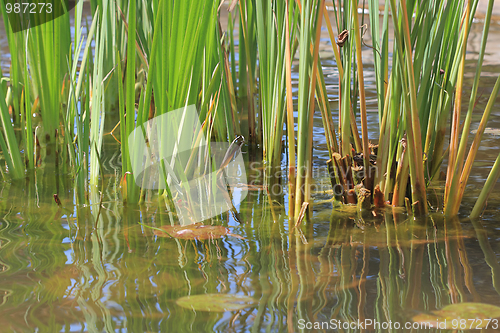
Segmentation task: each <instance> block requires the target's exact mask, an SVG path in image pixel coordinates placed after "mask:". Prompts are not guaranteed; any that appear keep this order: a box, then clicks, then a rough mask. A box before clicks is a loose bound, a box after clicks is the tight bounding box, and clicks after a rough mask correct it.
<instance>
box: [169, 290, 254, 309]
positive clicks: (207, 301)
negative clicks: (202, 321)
mask: <svg viewBox="0 0 500 333" xmlns="http://www.w3.org/2000/svg"><path fill="white" fill-rule="evenodd" d="M176 303H177V304H178V305H179V306H182V307H183V308H186V309H192V310H196V311H209V312H226V311H237V310H241V309H244V308H247V307H250V306H253V305H254V304H255V303H257V301H256V300H255V299H253V298H252V297H250V296H241V295H231V294H203V295H194V296H184V297H181V298H179V299H178V300H177V301H176Z"/></svg>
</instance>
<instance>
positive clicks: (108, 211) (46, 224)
mask: <svg viewBox="0 0 500 333" xmlns="http://www.w3.org/2000/svg"><path fill="white" fill-rule="evenodd" d="M480 33H481V28H480V27H479V26H477V27H476V26H475V27H474V29H473V34H479V35H480ZM492 35H493V36H492V37H491V38H492V40H493V41H495V40H498V39H499V38H500V31H499V28H498V26H496V25H495V26H493V27H492ZM474 36H475V35H473V37H472V38H471V40H472V41H473V43H474V41H475V43H477V44H474V45H475V46H476V48H474V45H473V46H472V47H471V48H470V50H471V51H470V54H469V56H470V57H469V58H470V59H471V60H470V61H469V62H468V65H467V69H468V74H467V78H468V81H467V82H466V83H467V84H468V85H467V87H468V89H470V85H471V83H472V77H473V73H474V66H475V63H474V62H473V61H472V59H474V55H475V53H474V52H475V51H474V50H477V45H478V43H479V39H478V38H474ZM323 41H324V45H323V46H322V49H321V56H322V61H323V66H324V73H325V78H326V80H327V87H328V89H329V96H330V98H331V100H332V101H335V98H336V94H337V90H336V84H337V81H338V77H337V70H336V67H335V63H334V60H333V55H332V54H331V45H329V43H328V42H327V37H326V35H325V38H324V39H323ZM2 44H3V39H2ZM498 45H499V44H498V43H496V44H495V43H494V42H493V46H492V47H491V48H488V50H492V51H491V52H489V53H488V57H487V60H486V63H485V68H484V70H483V77H482V78H481V88H480V90H479V94H478V95H479V100H478V104H477V106H476V110H478V111H477V112H476V114H475V118H474V123H475V124H476V126H477V121H478V119H479V118H480V116H481V114H480V110H483V109H484V106H485V105H486V102H487V99H488V97H489V92H490V91H491V88H492V86H493V84H494V81H495V80H496V75H498V73H499V72H500V57H499V55H500V52H498V50H496V49H495V47H498ZM364 52H365V59H369V57H371V50H369V49H367V50H365V51H364ZM366 67H367V68H366V70H367V72H366V89H367V93H368V94H369V96H368V101H371V104H369V105H368V106H369V108H370V109H371V111H373V112H370V124H371V126H372V127H370V133H371V135H372V136H373V137H371V139H373V140H375V139H376V137H375V135H374V134H375V133H376V130H377V127H376V126H377V114H376V112H375V109H376V105H375V103H374V96H375V85H374V82H373V74H371V75H370V71H371V70H373V68H372V67H370V61H369V60H367V61H366ZM295 75H298V74H297V72H295ZM466 89H467V88H466ZM499 106H500V104H499V103H498V102H497V104H496V106H495V110H494V111H493V113H492V116H491V121H490V123H489V124H488V127H490V128H491V131H489V132H488V133H486V134H485V136H484V140H483V142H482V148H481V150H480V153H479V156H478V160H477V162H476V163H475V165H474V170H473V172H472V177H471V179H470V181H469V185H468V189H467V191H466V198H465V200H464V204H463V205H462V209H461V215H460V216H459V217H457V218H455V219H447V220H445V219H444V217H443V216H442V214H440V213H439V212H436V213H432V214H431V215H430V216H428V217H427V218H425V219H420V220H417V221H414V220H413V219H412V218H409V217H408V216H406V215H405V214H404V213H403V212H400V211H392V210H391V211H386V212H380V214H379V215H378V216H376V217H370V218H364V219H362V218H358V217H357V216H356V214H355V213H353V210H352V209H350V208H349V207H346V208H343V209H332V204H331V203H329V202H323V203H319V204H316V205H314V211H313V214H312V216H311V217H310V219H309V220H307V221H304V225H303V227H302V228H301V229H300V232H295V230H296V229H295V228H294V227H293V226H292V227H290V226H289V223H288V220H287V218H286V210H285V209H284V207H286V202H287V197H286V188H283V192H284V195H282V196H279V195H278V196H273V198H272V200H271V198H270V197H269V196H268V194H267V193H266V192H265V191H263V190H262V189H260V188H259V187H258V186H254V187H253V188H252V190H251V191H249V194H248V196H247V198H246V199H245V200H244V201H243V202H242V203H241V204H240V205H238V206H237V207H236V210H237V211H238V220H237V219H235V217H234V216H233V215H232V214H227V215H224V216H222V218H219V219H218V220H213V221H212V224H214V225H221V226H225V227H227V228H228V230H229V234H228V235H225V236H223V237H222V238H217V239H215V238H214V239H208V240H203V241H202V240H184V239H174V238H168V237H161V236H162V235H159V234H158V232H155V230H153V229H151V228H148V227H145V226H144V225H148V226H155V227H160V226H163V225H169V224H170V215H169V214H168V213H167V212H165V210H164V209H162V208H159V207H161V205H159V204H158V202H156V201H155V200H154V199H153V200H152V201H151V202H148V203H147V204H145V205H143V206H141V207H139V206H123V204H122V203H121V201H120V199H119V195H118V193H119V186H120V181H121V177H120V170H121V168H120V155H119V145H118V143H117V142H116V141H115V140H114V139H113V138H112V137H111V136H106V137H105V144H104V153H103V165H104V169H105V172H104V173H105V174H106V176H105V177H104V179H103V184H104V190H103V192H102V198H101V197H100V194H99V193H98V192H96V191H93V192H91V193H90V194H89V195H90V199H91V202H93V203H94V204H92V205H91V206H89V207H82V206H75V205H74V193H73V190H72V188H73V180H72V179H71V177H69V176H68V175H67V173H65V172H64V170H60V171H59V174H55V170H54V169H51V167H50V166H47V167H46V168H45V169H40V170H38V171H37V172H36V174H31V175H30V177H29V179H28V180H27V181H19V182H12V183H5V182H4V183H1V184H0V197H1V200H0V214H1V216H2V219H1V220H0V295H2V297H1V299H0V323H1V325H0V332H58V331H59V332H298V331H306V332H309V331H319V332H335V331H342V332H361V331H363V330H362V328H363V327H362V326H361V327H360V326H356V325H352V323H355V322H356V323H357V322H358V321H359V322H361V323H366V324H369V321H367V322H365V320H372V321H376V322H378V323H379V324H378V325H379V326H377V325H375V324H373V325H367V326H365V327H364V328H365V329H366V331H377V332H389V331H408V332H410V331H411V329H409V328H404V327H405V326H404V325H406V323H407V322H410V321H411V318H412V317H413V316H414V315H415V314H418V313H421V312H428V311H432V310H436V309H440V308H443V307H444V306H446V305H448V304H452V303H458V302H481V303H487V304H493V305H497V306H500V264H499V262H500V224H499V221H500V214H499V210H500V196H499V193H500V184H497V185H496V188H495V191H494V195H493V196H492V197H491V198H490V200H489V201H488V205H487V208H486V210H485V211H484V214H483V216H482V218H481V219H479V220H477V221H471V220H469V219H467V218H466V216H467V215H468V213H469V212H470V210H471V208H472V206H473V203H474V198H476V197H477V195H478V194H479V191H480V189H481V186H482V184H483V182H484V180H485V178H486V176H487V174H488V172H489V169H490V167H491V165H492V162H493V161H494V159H495V158H496V156H497V154H498V150H499V147H500V135H499V133H498V131H497V130H495V129H498V128H500V111H499V110H500V108H499ZM110 118H112V116H110V117H108V118H107V119H110ZM115 120H116V121H115V122H114V123H112V122H113V121H110V123H109V124H108V125H107V126H109V127H110V129H111V128H112V127H114V124H116V122H117V121H118V120H117V119H115ZM314 147H315V151H314V156H315V157H316V159H315V162H314V163H315V180H316V182H317V184H318V187H317V188H318V189H319V190H318V192H317V193H316V194H315V197H314V198H315V200H316V201H317V202H319V201H324V200H327V199H329V198H330V197H329V195H328V194H325V193H322V192H321V189H322V187H321V185H322V184H323V183H326V184H329V181H327V178H326V175H325V170H324V165H325V161H326V160H327V159H328V154H327V149H326V143H325V140H324V134H323V128H322V124H321V118H320V115H319V113H318V114H317V117H316V119H315V129H314ZM243 157H244V159H245V162H246V163H247V170H248V178H249V182H250V183H252V184H253V185H259V184H262V182H263V179H262V177H261V176H260V175H261V171H260V170H261V169H260V166H261V163H260V162H259V159H258V158H257V157H256V156H255V154H253V153H252V152H249V151H248V147H246V146H244V147H243ZM282 183H283V184H286V182H285V181H283V182H282ZM56 192H57V193H59V197H60V199H61V201H62V207H63V208H60V207H58V206H57V205H56V204H55V203H54V200H53V197H52V195H53V194H54V193H56ZM441 196H442V189H441V187H440V186H439V184H437V185H436V186H435V187H433V188H431V189H430V190H429V197H430V201H432V202H434V203H435V205H436V206H438V203H439V200H440V198H441ZM100 200H102V204H101V205H99V204H98V202H99V201H100ZM99 207H100V208H99ZM139 222H141V223H142V224H144V225H141V224H139ZM291 229H294V230H291ZM163 236H165V235H163ZM204 294H229V295H237V296H249V297H251V298H252V300H253V302H250V303H249V304H248V305H249V306H246V307H243V308H241V309H232V308H231V306H233V303H234V302H235V301H237V300H238V301H240V300H239V299H234V300H233V299H229V300H226V303H225V306H226V308H228V309H229V311H223V312H215V311H211V312H209V311H203V310H200V309H199V308H198V306H200V307H202V308H203V307H205V308H206V307H207V306H211V307H215V306H216V305H217V299H216V297H215V296H212V297H211V298H208V299H202V300H201V301H200V302H199V303H196V304H194V303H193V305H192V307H191V308H189V306H188V307H187V308H186V307H183V306H181V305H180V304H182V303H181V302H180V301H179V300H180V299H181V298H182V297H185V296H189V295H190V296H196V295H204ZM244 300H246V299H244ZM246 301H247V300H246ZM342 323H349V327H347V326H345V324H342ZM389 323H392V327H393V328H397V327H398V325H400V327H401V328H400V329H399V330H396V329H393V330H391V329H390V328H388V326H387V325H389ZM396 323H398V324H396ZM498 325H500V323H498ZM315 327H316V328H318V329H317V330H315ZM339 327H340V329H338V330H337V328H339ZM496 327H499V326H496ZM498 330H499V329H498V328H497V329H495V326H494V323H492V324H491V325H490V327H489V329H488V330H486V331H490V332H497V331H498ZM413 331H415V332H417V331H418V332H420V331H422V332H425V331H430V332H437V331H440V330H436V329H429V330H426V329H413ZM440 332H441V331H440Z"/></svg>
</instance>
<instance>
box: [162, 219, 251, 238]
mask: <svg viewBox="0 0 500 333" xmlns="http://www.w3.org/2000/svg"><path fill="white" fill-rule="evenodd" d="M158 229H162V230H164V232H163V231H160V230H158ZM158 229H155V231H154V234H155V235H156V236H159V237H174V238H177V239H191V240H195V239H197V240H206V239H216V238H221V237H222V236H227V235H229V236H233V237H237V238H242V237H241V236H238V235H233V234H231V233H230V232H229V229H228V228H226V227H223V226H220V225H203V224H201V223H195V224H190V225H187V226H180V225H164V226H162V227H161V228H158Z"/></svg>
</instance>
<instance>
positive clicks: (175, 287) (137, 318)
mask: <svg viewBox="0 0 500 333" xmlns="http://www.w3.org/2000/svg"><path fill="white" fill-rule="evenodd" d="M30 184H31V183H30ZM113 184H114V180H110V181H109V184H108V185H107V186H108V187H106V189H107V190H109V191H108V192H107V191H106V189H105V191H104V192H105V193H108V194H107V196H106V197H105V199H104V201H103V205H102V208H101V209H100V212H99V209H98V205H92V206H91V207H80V208H79V209H77V210H75V212H74V213H73V214H71V216H67V215H64V214H65V211H63V210H62V209H60V208H59V207H57V205H56V204H55V203H53V201H52V196H51V193H52V192H53V191H54V186H56V185H55V184H52V183H51V182H50V181H48V180H45V181H44V182H39V183H37V182H33V185H29V186H28V187H24V185H25V184H23V186H16V184H12V185H9V184H4V187H3V188H2V189H1V193H2V197H4V198H12V199H11V200H2V204H1V207H0V208H1V214H2V216H3V219H2V221H1V230H0V246H1V248H0V267H1V272H0V281H1V284H0V286H1V287H0V289H1V292H2V299H1V300H0V316H1V318H2V328H1V329H0V331H6V332H11V331H16V332H33V331H36V330H38V331H40V332H56V331H68V332H80V331H89V332H264V331H266V332H298V331H311V330H309V329H307V328H304V327H305V325H304V323H305V322H313V323H317V325H324V324H325V323H326V324H328V323H330V321H331V320H332V319H333V320H340V321H342V322H352V321H357V320H358V319H359V320H361V321H362V320H364V319H374V320H377V321H378V322H388V321H392V322H400V323H404V322H406V321H409V320H410V318H411V317H412V316H413V315H414V314H415V313H418V312H419V311H430V310H434V309H439V308H442V307H444V306H445V305H447V304H451V303H457V302H465V301H474V302H484V303H489V304H496V305H500V304H499V303H500V302H499V297H498V296H499V292H500V290H499V288H500V281H499V276H500V265H499V264H498V259H497V258H498V254H499V253H500V251H499V250H500V249H499V248H498V246H497V245H496V240H497V239H498V237H499V231H498V230H495V228H494V224H493V223H492V222H490V221H488V220H480V221H472V222H471V221H468V220H464V221H461V222H462V223H461V222H460V221H459V220H458V219H453V220H447V221H445V220H444V218H443V217H442V216H441V215H439V214H434V215H431V216H429V217H428V218H426V219H425V220H419V221H416V222H413V221H412V220H411V219H409V218H408V217H407V216H405V215H403V214H401V213H393V212H392V211H387V212H380V213H379V215H378V217H373V218H369V219H366V218H365V219H361V218H360V217H358V216H357V215H356V214H352V213H351V212H349V211H347V212H338V211H332V210H331V209H328V208H327V206H326V205H324V204H323V205H321V206H320V207H321V209H320V210H318V209H317V210H316V212H315V213H314V214H313V216H312V217H311V219H309V220H305V221H304V222H303V225H302V226H301V228H300V229H298V230H296V231H293V232H292V233H290V232H289V226H288V221H287V220H286V218H285V217H284V216H285V214H284V211H283V210H282V205H283V202H284V201H283V198H279V197H273V198H272V199H273V200H274V201H272V202H273V203H272V205H271V204H270V197H268V194H267V193H264V191H262V190H260V191H251V195H249V196H248V198H247V199H245V201H244V202H243V203H242V206H241V207H239V211H240V217H241V219H242V221H243V223H241V224H239V223H237V222H236V221H235V220H234V219H233V217H232V215H230V214H226V215H222V216H221V217H220V218H219V219H218V220H213V221H212V223H213V224H214V225H223V226H226V227H227V226H228V227H229V228H230V230H231V233H233V234H236V235H239V236H241V237H243V239H240V238H236V237H231V236H228V237H223V238H221V239H214V240H206V241H190V240H178V239H173V238H162V237H157V236H155V235H154V230H152V229H149V228H145V227H143V226H141V225H139V224H138V222H141V223H144V224H146V225H151V226H156V227H159V226H162V225H166V224H170V216H169V214H168V213H166V212H163V211H161V210H159V209H158V204H157V203H152V204H151V205H149V206H144V207H123V206H122V205H121V204H119V201H117V200H114V201H113V200H109V201H106V200H107V199H106V198H107V197H108V196H111V189H112V188H113ZM35 185H38V187H36V186H35ZM58 186H59V193H60V197H61V200H62V201H63V205H66V206H69V203H71V201H72V192H71V191H70V190H65V191H63V189H65V187H64V182H62V183H61V184H59V185H58ZM21 188H28V190H27V192H20V189H21ZM90 199H91V201H92V202H98V201H99V193H91V194H90ZM280 202H281V203H280ZM96 219H97V220H96ZM207 293H220V294H236V295H242V296H251V297H252V298H254V299H256V300H257V301H258V304H256V305H255V306H253V307H247V308H244V309H242V310H238V311H231V312H225V313H215V312H203V311H194V310H189V309H184V308H182V307H180V306H178V305H177V304H176V300H177V299H179V298H181V297H184V296H187V295H200V294H207ZM331 323H334V322H333V321H332V322H331ZM322 327H324V328H325V329H324V330H319V331H325V332H329V331H332V330H329V329H326V326H322ZM302 328H303V329H302ZM344 331H349V330H344ZM351 331H352V332H356V330H351ZM375 331H378V332H387V330H385V329H378V330H377V329H376V330H375Z"/></svg>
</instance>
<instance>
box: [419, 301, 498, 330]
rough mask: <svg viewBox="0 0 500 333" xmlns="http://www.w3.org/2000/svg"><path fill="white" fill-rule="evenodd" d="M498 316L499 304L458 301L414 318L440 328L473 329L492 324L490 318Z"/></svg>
mask: <svg viewBox="0 0 500 333" xmlns="http://www.w3.org/2000/svg"><path fill="white" fill-rule="evenodd" d="M498 317H500V307H498V306H494V305H490V304H484V303H457V304H451V305H447V306H445V307H444V308H442V309H441V310H436V311H432V313H429V314H426V313H421V314H418V315H416V316H414V317H413V318H412V320H413V321H414V322H417V323H422V324H423V323H427V324H430V325H432V326H431V327H437V328H439V329H447V330H451V329H461V330H471V329H481V328H487V326H488V324H490V320H489V319H493V318H498ZM463 323H465V324H463ZM461 324H463V325H461Z"/></svg>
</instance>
